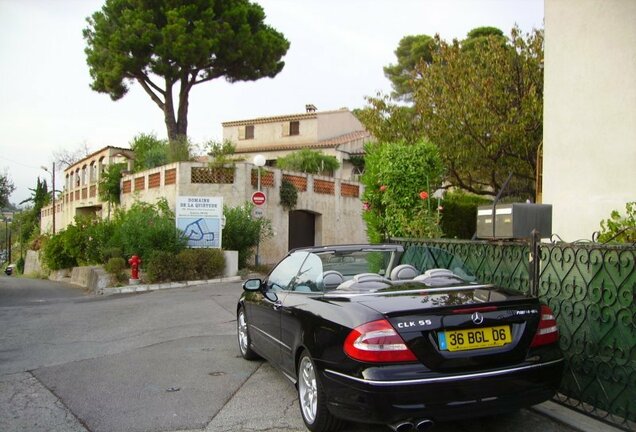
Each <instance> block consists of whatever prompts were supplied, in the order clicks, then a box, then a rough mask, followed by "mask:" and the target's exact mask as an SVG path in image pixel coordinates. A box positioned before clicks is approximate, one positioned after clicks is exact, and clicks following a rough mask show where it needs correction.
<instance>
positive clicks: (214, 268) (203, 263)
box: [176, 249, 225, 280]
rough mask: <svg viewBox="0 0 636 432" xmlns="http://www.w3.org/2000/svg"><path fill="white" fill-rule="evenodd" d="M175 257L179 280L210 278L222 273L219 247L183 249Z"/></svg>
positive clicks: (223, 263)
mask: <svg viewBox="0 0 636 432" xmlns="http://www.w3.org/2000/svg"><path fill="white" fill-rule="evenodd" d="M176 258H177V265H178V267H179V269H180V270H179V271H178V272H177V273H178V276H179V280H202V279H212V278H214V277H217V276H220V275H222V274H223V269H224V267H225V258H224V256H223V252H222V251H221V250H220V249H185V250H182V251H181V252H179V254H178V255H177V257H176Z"/></svg>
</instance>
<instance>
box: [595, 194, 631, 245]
mask: <svg viewBox="0 0 636 432" xmlns="http://www.w3.org/2000/svg"><path fill="white" fill-rule="evenodd" d="M625 211H626V215H625V216H624V217H623V216H621V214H620V213H619V212H618V211H616V210H614V211H613V212H612V213H611V215H610V218H609V219H606V220H603V221H601V233H600V235H599V238H598V241H600V242H603V243H607V242H614V243H636V201H632V202H628V203H627V204H625Z"/></svg>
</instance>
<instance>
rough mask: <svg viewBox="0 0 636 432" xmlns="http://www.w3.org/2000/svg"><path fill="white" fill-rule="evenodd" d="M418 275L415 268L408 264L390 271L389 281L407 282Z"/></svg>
mask: <svg viewBox="0 0 636 432" xmlns="http://www.w3.org/2000/svg"><path fill="white" fill-rule="evenodd" d="M418 274H420V272H418V271H417V269H416V268H415V267H413V266H412V265H410V264H400V265H399V266H397V267H395V268H394V269H393V270H391V280H409V279H413V278H414V277H415V276H417V275H418Z"/></svg>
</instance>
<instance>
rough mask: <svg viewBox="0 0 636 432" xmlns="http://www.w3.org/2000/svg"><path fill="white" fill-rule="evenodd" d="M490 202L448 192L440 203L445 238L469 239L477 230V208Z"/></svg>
mask: <svg viewBox="0 0 636 432" xmlns="http://www.w3.org/2000/svg"><path fill="white" fill-rule="evenodd" d="M491 203H492V201H491V200H489V199H486V198H482V197H480V196H476V195H469V194H466V193H461V192H449V193H447V194H446V196H445V197H444V200H443V201H442V202H441V205H442V219H441V225H442V231H443V232H444V237H445V238H456V239H470V238H472V236H473V234H474V233H475V230H476V229H477V207H478V206H482V205H488V204H491Z"/></svg>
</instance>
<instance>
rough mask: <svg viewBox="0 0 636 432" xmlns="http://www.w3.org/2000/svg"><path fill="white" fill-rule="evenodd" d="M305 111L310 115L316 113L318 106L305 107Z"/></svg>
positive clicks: (309, 105)
mask: <svg viewBox="0 0 636 432" xmlns="http://www.w3.org/2000/svg"><path fill="white" fill-rule="evenodd" d="M305 111H307V112H308V113H313V112H316V105H314V104H307V105H305Z"/></svg>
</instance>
